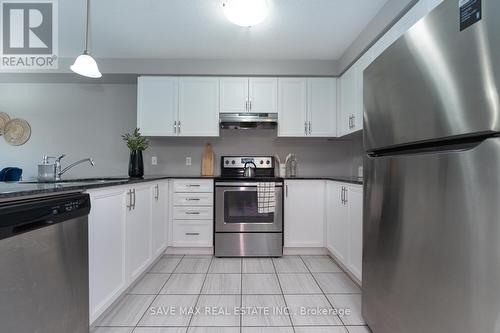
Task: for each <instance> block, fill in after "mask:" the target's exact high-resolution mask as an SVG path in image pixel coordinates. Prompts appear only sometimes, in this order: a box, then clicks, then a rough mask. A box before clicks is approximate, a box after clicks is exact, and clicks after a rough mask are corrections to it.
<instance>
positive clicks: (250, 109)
mask: <svg viewBox="0 0 500 333" xmlns="http://www.w3.org/2000/svg"><path fill="white" fill-rule="evenodd" d="M248 104H249V111H252V100H249V101H248Z"/></svg>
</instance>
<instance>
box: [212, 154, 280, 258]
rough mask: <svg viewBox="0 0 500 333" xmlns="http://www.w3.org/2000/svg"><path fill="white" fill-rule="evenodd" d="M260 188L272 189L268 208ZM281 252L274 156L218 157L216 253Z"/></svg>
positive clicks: (260, 254)
mask: <svg viewBox="0 0 500 333" xmlns="http://www.w3.org/2000/svg"><path fill="white" fill-rule="evenodd" d="M263 188H266V190H267V191H268V192H269V191H271V193H270V194H271V196H272V197H273V200H272V207H273V208H271V209H263V207H262V200H263V198H262V196H263V194H262V191H263V190H262V189H263ZM268 194H269V193H268ZM259 199H260V203H259ZM282 254H283V180H282V179H280V178H275V177H274V158H273V157H257V156H223V157H221V177H219V178H216V179H215V255H216V256H217V257H279V256H281V255H282Z"/></svg>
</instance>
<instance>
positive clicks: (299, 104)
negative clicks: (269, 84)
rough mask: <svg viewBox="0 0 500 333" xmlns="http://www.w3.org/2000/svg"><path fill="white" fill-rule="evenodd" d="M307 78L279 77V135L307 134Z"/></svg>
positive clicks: (297, 135) (296, 135) (294, 135)
mask: <svg viewBox="0 0 500 333" xmlns="http://www.w3.org/2000/svg"><path fill="white" fill-rule="evenodd" d="M306 115H307V79H305V78H280V79H278V136H293V137H301V136H307V118H306Z"/></svg>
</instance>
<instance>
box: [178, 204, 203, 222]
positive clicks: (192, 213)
mask: <svg viewBox="0 0 500 333" xmlns="http://www.w3.org/2000/svg"><path fill="white" fill-rule="evenodd" d="M212 218H213V208H212V207H174V219H175V220H212Z"/></svg>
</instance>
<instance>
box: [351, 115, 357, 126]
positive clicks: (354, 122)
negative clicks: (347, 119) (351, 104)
mask: <svg viewBox="0 0 500 333" xmlns="http://www.w3.org/2000/svg"><path fill="white" fill-rule="evenodd" d="M352 128H356V116H355V115H352Z"/></svg>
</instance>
